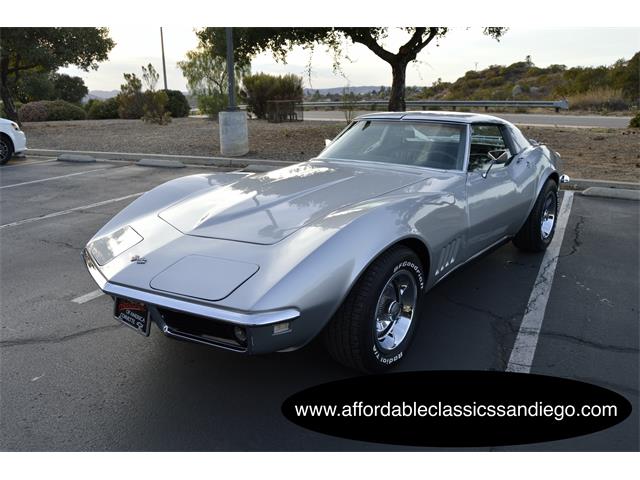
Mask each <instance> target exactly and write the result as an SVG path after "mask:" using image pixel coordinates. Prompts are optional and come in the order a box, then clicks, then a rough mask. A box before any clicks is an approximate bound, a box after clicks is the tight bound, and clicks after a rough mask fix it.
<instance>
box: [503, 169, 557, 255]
mask: <svg viewBox="0 0 640 480" xmlns="http://www.w3.org/2000/svg"><path fill="white" fill-rule="evenodd" d="M557 219H558V184H557V183H556V181H555V180H553V179H552V178H550V179H549V180H547V182H546V183H545V184H544V186H543V187H542V191H541V192H540V195H538V199H537V200H536V203H535V205H534V206H533V210H531V213H530V214H529V218H527V221H526V222H525V224H524V225H523V226H522V228H521V229H520V231H519V232H518V234H517V235H516V236H515V238H514V239H513V243H514V244H515V246H516V247H518V248H519V249H520V250H524V251H526V252H543V251H544V250H546V249H547V247H548V246H549V244H550V243H551V240H553V234H554V233H555V231H556V221H557Z"/></svg>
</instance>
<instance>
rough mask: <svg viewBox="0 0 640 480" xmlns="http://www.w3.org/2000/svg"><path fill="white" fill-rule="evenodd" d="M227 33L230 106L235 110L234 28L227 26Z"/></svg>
mask: <svg viewBox="0 0 640 480" xmlns="http://www.w3.org/2000/svg"><path fill="white" fill-rule="evenodd" d="M225 33H226V35H227V81H228V83H229V107H228V108H227V110H228V111H230V112H235V111H236V110H237V109H238V107H237V106H236V79H235V75H234V59H233V28H231V27H226V28H225Z"/></svg>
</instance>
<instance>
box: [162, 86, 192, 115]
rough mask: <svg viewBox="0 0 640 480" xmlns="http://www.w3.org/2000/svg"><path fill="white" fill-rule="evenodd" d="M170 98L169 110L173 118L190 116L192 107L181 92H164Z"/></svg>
mask: <svg viewBox="0 0 640 480" xmlns="http://www.w3.org/2000/svg"><path fill="white" fill-rule="evenodd" d="M163 92H164V93H166V95H167V97H168V103H167V110H169V113H171V116H172V117H173V118H181V117H187V116H189V112H190V111H191V106H190V105H189V102H188V101H187V97H185V96H184V94H183V93H182V92H181V91H180V90H163Z"/></svg>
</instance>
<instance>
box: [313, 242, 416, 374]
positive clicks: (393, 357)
mask: <svg viewBox="0 0 640 480" xmlns="http://www.w3.org/2000/svg"><path fill="white" fill-rule="evenodd" d="M425 280H426V276H425V274H424V270H423V267H422V264H421V262H420V259H419V258H418V256H417V255H416V254H415V252H413V250H411V249H409V248H407V247H404V246H398V247H394V248H392V249H391V250H388V251H387V252H385V253H383V254H382V255H381V256H379V257H378V258H377V259H376V260H374V262H373V263H372V264H371V265H370V266H369V268H367V270H366V271H365V272H364V273H363V274H362V277H361V278H360V279H359V280H358V282H357V283H356V285H355V286H354V287H353V289H352V290H351V292H350V293H349V295H348V296H347V298H346V299H345V301H344V303H343V304H342V306H341V307H340V308H339V310H338V311H337V312H336V314H335V315H334V317H333V319H332V320H331V322H330V323H329V325H328V326H327V328H326V329H325V331H324V340H325V345H326V347H327V350H328V351H329V353H330V354H331V356H332V357H333V358H334V359H336V360H337V361H338V362H340V363H342V364H344V365H346V366H348V367H351V368H354V369H356V370H360V371H362V372H365V373H379V372H384V371H386V370H388V369H390V368H391V367H392V366H395V365H396V364H397V363H398V362H399V361H400V360H402V358H403V357H404V355H405V352H406V351H407V349H408V347H409V344H410V343H411V339H412V338H413V334H414V332H415V329H416V324H417V322H418V318H419V315H420V304H421V297H422V293H423V292H424V283H425Z"/></svg>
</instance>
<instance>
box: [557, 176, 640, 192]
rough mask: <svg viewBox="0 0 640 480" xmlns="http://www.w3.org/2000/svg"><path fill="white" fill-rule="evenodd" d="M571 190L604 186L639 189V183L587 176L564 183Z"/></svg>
mask: <svg viewBox="0 0 640 480" xmlns="http://www.w3.org/2000/svg"><path fill="white" fill-rule="evenodd" d="M563 186H565V187H567V186H568V187H569V188H571V189H572V190H586V189H587V188H590V187H605V188H623V189H627V190H640V183H636V182H621V181H616V180H592V179H588V178H572V179H571V181H570V182H569V183H567V184H565V185H563Z"/></svg>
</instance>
